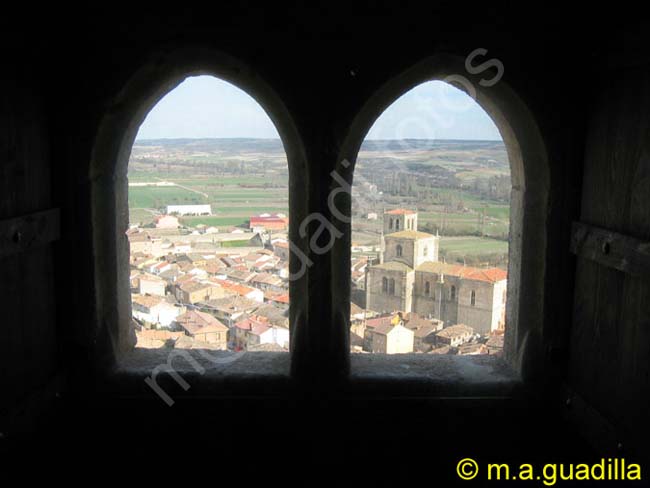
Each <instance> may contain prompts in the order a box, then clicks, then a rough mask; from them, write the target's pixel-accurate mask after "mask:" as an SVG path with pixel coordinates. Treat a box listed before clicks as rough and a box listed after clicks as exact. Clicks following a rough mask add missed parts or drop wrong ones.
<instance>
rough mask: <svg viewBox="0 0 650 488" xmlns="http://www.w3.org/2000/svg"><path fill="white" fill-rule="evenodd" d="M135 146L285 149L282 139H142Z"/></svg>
mask: <svg viewBox="0 0 650 488" xmlns="http://www.w3.org/2000/svg"><path fill="white" fill-rule="evenodd" d="M133 146H134V147H161V146H162V147H167V148H172V147H173V148H178V149H180V148H183V149H186V150H191V151H206V152H211V151H225V152H232V153H236V152H279V151H284V147H283V146H282V141H281V140H280V139H253V138H251V139H247V138H235V139H217V138H215V139H141V140H137V141H135V143H134V144H133Z"/></svg>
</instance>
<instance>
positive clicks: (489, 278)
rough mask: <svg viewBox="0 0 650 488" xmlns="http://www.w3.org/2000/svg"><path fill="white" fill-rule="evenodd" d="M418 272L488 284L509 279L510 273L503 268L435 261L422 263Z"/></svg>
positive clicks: (417, 269)
mask: <svg viewBox="0 0 650 488" xmlns="http://www.w3.org/2000/svg"><path fill="white" fill-rule="evenodd" d="M416 271H423V272H427V273H436V274H440V273H443V274H447V275H450V276H457V277H458V278H463V279H466V280H475V281H484V282H487V283H496V282H498V281H503V280H506V279H508V272H507V271H505V270H503V269H501V268H473V267H471V266H462V265H459V264H447V263H440V262H435V261H428V262H426V263H422V264H421V265H420V266H418V267H417V268H416Z"/></svg>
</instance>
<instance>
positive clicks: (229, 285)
mask: <svg viewBox="0 0 650 488" xmlns="http://www.w3.org/2000/svg"><path fill="white" fill-rule="evenodd" d="M212 281H214V282H215V283H217V284H218V285H220V286H221V287H223V288H225V289H226V290H229V291H233V292H235V293H237V294H238V295H242V296H246V295H248V294H249V293H251V292H253V291H255V290H257V288H251V287H250V286H244V285H240V284H239V283H234V282H232V281H227V280H220V279H217V278H214V279H213V280H212Z"/></svg>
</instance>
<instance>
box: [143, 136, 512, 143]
mask: <svg viewBox="0 0 650 488" xmlns="http://www.w3.org/2000/svg"><path fill="white" fill-rule="evenodd" d="M246 139H249V140H256V141H280V142H282V139H281V138H280V137H152V138H146V139H136V140H135V141H134V142H133V144H135V143H137V142H144V141H178V140H192V141H201V140H230V141H232V140H246ZM372 141H472V142H503V139H422V138H419V137H405V138H402V139H364V140H363V142H372Z"/></svg>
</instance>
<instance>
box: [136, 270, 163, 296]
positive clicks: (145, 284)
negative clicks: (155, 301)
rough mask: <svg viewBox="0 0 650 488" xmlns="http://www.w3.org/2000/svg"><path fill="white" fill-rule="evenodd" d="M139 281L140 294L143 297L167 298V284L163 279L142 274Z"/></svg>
mask: <svg viewBox="0 0 650 488" xmlns="http://www.w3.org/2000/svg"><path fill="white" fill-rule="evenodd" d="M137 280H138V293H140V294H141V295H158V296H161V297H164V296H165V290H166V288H167V282H166V281H165V280H163V279H162V278H160V277H158V276H155V275H152V274H148V273H146V274H141V275H140V276H138V278H137Z"/></svg>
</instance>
